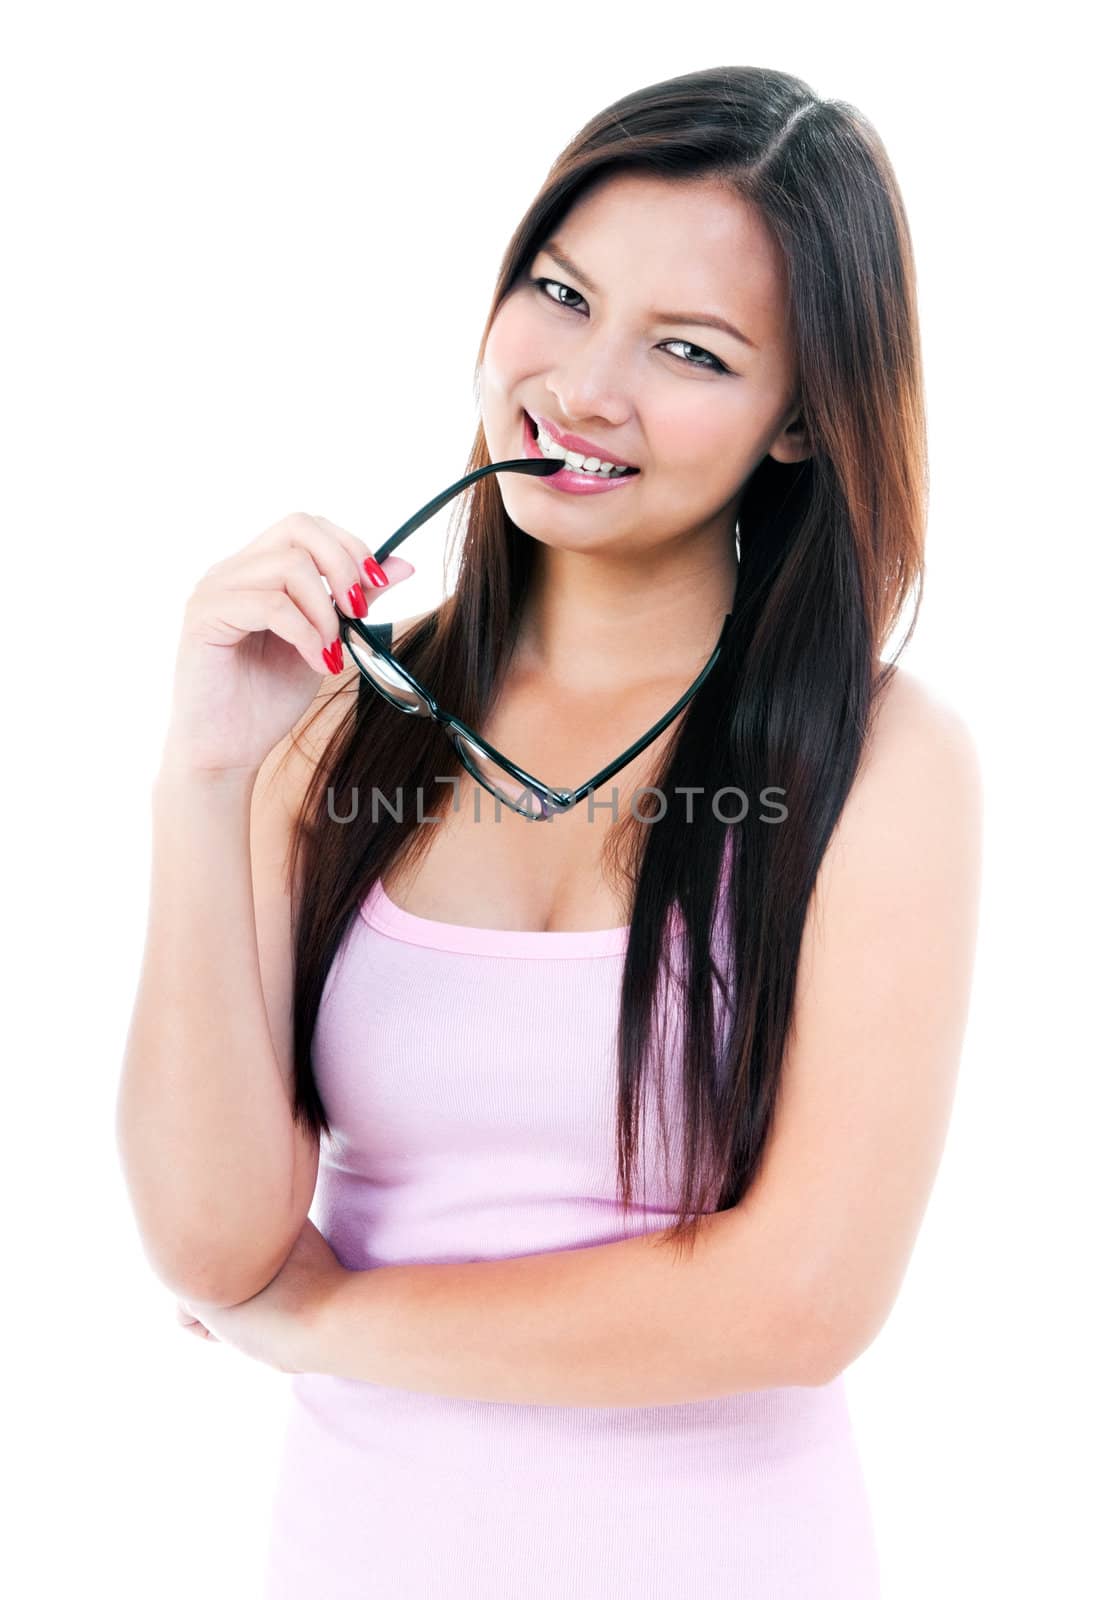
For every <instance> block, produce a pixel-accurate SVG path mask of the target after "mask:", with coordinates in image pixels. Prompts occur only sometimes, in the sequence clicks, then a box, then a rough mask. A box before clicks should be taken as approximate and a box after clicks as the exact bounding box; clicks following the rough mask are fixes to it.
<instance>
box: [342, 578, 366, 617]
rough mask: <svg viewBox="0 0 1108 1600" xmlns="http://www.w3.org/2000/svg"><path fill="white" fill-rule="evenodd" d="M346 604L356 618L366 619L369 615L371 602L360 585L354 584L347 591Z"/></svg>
mask: <svg viewBox="0 0 1108 1600" xmlns="http://www.w3.org/2000/svg"><path fill="white" fill-rule="evenodd" d="M346 603H347V605H348V606H349V607H350V609H351V611H352V612H353V613H354V615H355V616H356V617H364V616H366V615H368V613H369V601H368V600H367V599H366V597H365V595H364V594H363V593H362V586H361V584H360V583H352V584H351V585H350V587H349V589H348V590H347V591H346Z"/></svg>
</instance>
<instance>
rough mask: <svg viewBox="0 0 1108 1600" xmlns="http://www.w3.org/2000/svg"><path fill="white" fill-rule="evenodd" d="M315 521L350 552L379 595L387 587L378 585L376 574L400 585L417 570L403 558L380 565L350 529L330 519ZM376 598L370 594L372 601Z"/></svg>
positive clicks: (389, 557)
mask: <svg viewBox="0 0 1108 1600" xmlns="http://www.w3.org/2000/svg"><path fill="white" fill-rule="evenodd" d="M315 521H316V522H318V523H319V524H320V525H321V526H322V527H324V528H326V529H327V530H328V532H329V533H333V534H334V536H335V538H336V539H337V540H338V541H339V543H340V544H342V545H343V546H344V548H345V549H347V550H349V552H350V554H351V555H352V556H353V558H354V560H355V561H356V563H357V564H358V566H359V568H361V570H362V571H363V572H365V573H367V575H368V576H369V581H370V583H372V584H375V586H376V590H377V592H378V593H380V591H381V590H382V589H383V588H384V587H385V585H384V584H379V583H376V574H377V573H381V572H383V573H384V575H385V576H386V577H387V578H388V581H389V583H390V584H395V583H399V582H400V581H401V580H402V579H403V578H410V577H411V575H412V573H413V572H414V571H415V568H414V567H413V566H412V563H411V562H410V561H405V559H404V557H403V556H386V557H385V559H384V562H383V563H381V564H380V565H379V564H378V562H377V560H376V558H375V556H374V555H373V552H372V551H371V550H370V548H369V546H368V545H367V544H366V543H365V542H364V540H362V539H359V538H358V536H357V534H355V533H351V532H350V530H349V528H343V527H340V526H339V524H338V523H337V522H332V521H331V520H330V518H329V517H321V516H319V515H316V516H315ZM373 598H374V596H373V594H372V593H371V594H370V599H371V600H372V599H373Z"/></svg>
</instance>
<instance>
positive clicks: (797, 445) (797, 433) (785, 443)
mask: <svg viewBox="0 0 1108 1600" xmlns="http://www.w3.org/2000/svg"><path fill="white" fill-rule="evenodd" d="M811 453H812V444H811V440H810V439H809V437H808V430H807V428H806V427H805V426H804V418H803V416H802V415H801V413H800V411H799V410H797V411H794V412H793V414H792V416H791V417H790V418H789V420H788V422H786V424H785V426H784V427H783V428H782V429H781V432H780V433H779V434H778V435H777V437H776V439H774V441H773V443H772V444H771V445H770V447H769V449H768V451H767V452H766V454H767V455H771V456H772V457H773V459H774V460H775V461H780V462H781V463H782V464H783V465H791V464H792V463H793V462H795V461H806V460H807V458H808V457H809V456H810V455H811Z"/></svg>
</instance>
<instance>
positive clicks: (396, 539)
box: [331, 457, 732, 822]
mask: <svg viewBox="0 0 1108 1600" xmlns="http://www.w3.org/2000/svg"><path fill="white" fill-rule="evenodd" d="M562 465H563V463H562V462H561V461H554V460H548V459H545V458H544V459H543V460H541V461H539V460H532V459H530V458H529V457H523V458H521V459H520V460H518V461H494V462H492V463H491V464H490V465H489V466H487V467H478V469H477V470H476V472H469V473H467V474H466V475H465V477H464V478H459V479H458V481H457V483H454V484H452V485H451V486H450V488H449V489H444V490H443V491H442V493H441V494H437V495H436V496H435V497H434V499H433V500H429V501H428V502H427V504H426V505H425V506H424V507H423V508H422V509H421V510H419V511H417V512H416V513H415V515H414V516H411V517H409V518H408V520H407V522H405V523H403V524H402V525H401V526H400V527H399V528H398V529H397V530H396V532H395V533H394V534H391V535H390V536H389V538H387V539H386V540H385V542H384V544H383V545H382V546H381V547H380V549H379V550H375V551H374V552H373V558H374V560H375V561H378V562H381V561H384V560H385V558H386V557H387V556H390V555H391V554H392V552H393V551H394V550H396V549H397V548H398V547H399V546H400V545H401V544H402V543H403V542H404V540H405V539H406V538H407V537H408V536H409V534H412V533H414V532H415V531H416V529H417V528H420V527H422V526H423V524H424V523H425V522H427V521H428V520H429V519H430V518H431V517H433V516H434V515H435V513H436V512H437V511H440V510H441V509H442V507H443V506H444V505H446V504H447V503H448V502H449V501H451V500H452V499H453V498H454V496H455V495H458V494H461V493H462V491H463V490H465V489H468V488H469V486H470V485H471V484H473V483H476V482H477V480H478V479H479V478H483V477H485V476H486V475H487V474H488V473H490V472H525V473H530V474H532V475H533V476H535V477H546V476H549V475H551V474H553V473H555V472H560V471H561V469H562ZM331 603H332V605H334V597H333V596H332V601H331ZM335 613H336V615H337V617H338V620H339V633H340V636H341V638H342V642H343V644H344V645H346V647H347V649H348V650H349V649H350V635H351V634H352V633H356V634H357V635H358V636H359V638H361V639H362V640H363V641H364V642H365V643H366V644H367V645H368V646H369V647H370V649H371V650H372V651H373V652H374V653H375V654H376V655H378V656H380V657H381V658H382V660H384V661H385V662H387V664H388V666H389V668H390V669H391V670H392V671H393V672H395V673H396V674H397V676H398V677H400V678H402V679H403V680H404V682H405V683H407V684H408V685H409V686H410V688H411V689H412V691H413V693H414V694H415V695H416V696H417V697H418V698H419V699H420V700H422V701H423V703H424V705H425V706H426V710H424V709H423V707H422V706H419V705H414V706H405V705H402V704H401V703H400V702H399V701H398V700H394V699H393V698H392V696H391V695H389V694H387V693H386V691H385V690H384V689H382V688H381V686H380V685H379V684H378V683H377V682H375V680H374V679H373V678H372V677H371V675H370V674H369V673H368V672H367V671H366V670H365V668H364V667H363V666H362V664H361V662H360V661H359V660H358V658H357V655H356V654H355V653H354V651H353V650H351V651H350V653H351V657H352V659H353V661H354V664H355V666H356V667H357V668H358V671H359V672H360V673H361V675H362V677H363V678H364V679H365V680H366V682H367V683H368V684H369V685H370V687H371V688H373V689H375V690H376V692H377V693H378V694H379V695H380V696H381V698H382V700H385V701H387V703H388V704H389V705H390V706H393V707H394V708H395V709H396V710H397V711H401V712H403V713H404V714H405V715H406V716H417V717H418V716H430V717H432V718H433V719H434V720H435V721H436V722H437V723H438V724H439V725H440V727H442V728H443V730H444V731H445V732H446V734H447V735H448V736H449V737H450V739H451V740H452V742H453V744H454V747H455V749H456V750H457V752H458V755H459V757H460V758H461V761H462V764H463V766H464V767H465V769H466V771H467V772H468V773H469V774H470V776H471V777H472V778H474V779H475V780H476V781H477V782H478V783H479V784H480V785H481V786H482V788H484V789H485V790H487V792H488V793H489V794H491V795H492V796H493V797H494V799H495V800H496V801H497V802H498V803H499V804H500V805H505V806H507V807H508V809H509V810H510V811H514V812H515V813H516V815H517V816H523V817H526V818H527V819H528V820H529V821H533V822H545V821H547V820H548V819H550V818H551V817H554V816H557V815H559V814H560V813H562V812H565V811H572V809H573V807H574V806H576V805H579V804H580V802H581V801H582V800H584V799H585V797H586V796H587V795H588V794H589V793H590V791H591V790H593V789H596V788H598V787H599V785H600V784H602V783H607V781H608V779H609V778H611V777H613V776H614V775H615V774H616V773H617V772H620V771H622V769H623V768H624V767H626V766H627V765H628V764H629V763H630V762H631V761H633V760H634V759H635V757H636V756H637V755H638V754H639V752H640V751H642V750H645V749H646V747H647V745H649V744H652V743H653V742H654V740H655V739H656V738H657V737H658V735H659V734H660V733H662V732H664V731H665V729H666V728H667V727H668V726H669V724H670V723H671V722H672V721H673V719H674V718H675V717H676V716H677V715H678V713H679V712H680V711H682V710H683V709H684V707H685V706H686V705H687V704H688V703H689V701H690V700H691V699H692V697H693V695H694V694H695V693H696V691H697V690H698V689H699V688H700V686H701V684H702V683H703V682H704V680H705V678H707V676H708V674H709V673H710V672H711V670H712V668H713V667H714V666H715V664H716V661H717V660H718V659H719V654H720V651H721V649H722V648H723V639H724V635H725V634H726V632H727V625H728V623H729V622H730V621H731V616H732V613H731V612H728V613H727V615H726V616H725V617H724V619H723V626H722V628H721V629H720V634H719V638H718V639H717V641H716V644H715V647H714V648H713V650H712V653H711V655H710V656H709V657H708V659H707V661H706V662H705V663H704V666H703V667H702V668H701V670H700V672H699V673H698V674H697V676H696V678H695V680H694V681H693V682H692V683H691V684H690V685H689V687H688V688H687V689H686V690H685V692H684V694H683V695H682V696H681V698H680V699H679V700H678V701H677V703H676V705H674V706H671V707H670V709H669V710H668V711H667V712H666V714H665V716H664V717H661V718H659V720H658V721H657V722H656V723H654V725H653V727H651V728H648V729H647V731H646V732H645V733H644V734H643V735H642V737H641V738H639V739H636V740H635V743H634V744H633V745H631V746H630V748H629V749H627V750H625V751H624V752H623V754H622V755H620V756H617V757H616V759H615V760H614V761H610V762H609V763H608V765H607V766H606V767H602V768H601V770H600V771H599V772H598V773H597V774H596V775H595V777H592V778H590V779H589V781H588V782H587V783H583V784H581V785H580V787H579V788H576V789H554V788H551V786H550V785H549V784H546V783H543V782H542V781H541V779H539V778H536V777H533V776H532V774H531V773H529V772H527V771H526V770H525V769H524V768H523V767H519V766H517V765H516V763H515V762H514V761H510V760H509V759H508V757H507V756H506V755H503V754H502V753H501V752H500V751H499V750H497V749H496V747H495V746H494V745H491V744H490V743H489V742H488V740H487V739H484V738H482V736H481V735H480V734H479V733H477V732H476V730H475V729H473V728H471V727H469V726H468V724H467V723H465V722H463V721H462V720H461V718H460V717H455V716H453V715H452V714H451V713H450V712H448V711H443V710H442V708H441V707H440V706H439V704H438V701H437V700H436V699H435V697H434V695H433V694H431V693H430V692H429V690H427V689H426V688H425V687H424V685H423V684H421V683H420V682H419V681H418V679H416V678H414V677H413V676H412V674H411V673H410V672H409V671H408V670H407V668H406V667H404V666H403V665H402V664H401V663H400V662H399V661H398V660H397V659H396V657H395V656H394V655H393V654H392V651H391V650H389V649H388V647H387V646H386V644H385V643H384V640H385V638H387V637H391V634H392V625H391V623H366V622H363V621H362V620H361V618H359V617H348V616H347V615H346V614H345V613H344V612H342V611H340V610H339V608H338V606H337V605H336V606H335ZM460 740H468V741H469V742H470V743H471V744H473V745H475V746H476V747H477V748H478V749H479V750H481V751H482V752H483V753H484V754H485V755H487V756H489V757H490V758H491V759H492V761H494V762H495V763H496V765H497V766H500V767H502V768H503V769H504V771H505V772H507V773H509V774H510V775H511V776H512V777H513V778H514V779H515V780H516V782H517V783H521V784H523V785H525V786H526V788H527V789H529V790H530V791H532V792H533V793H534V794H535V795H536V796H537V798H538V800H539V803H540V804H541V806H542V812H541V814H540V815H538V816H536V815H534V813H533V812H531V811H530V810H521V808H520V807H519V806H516V805H513V804H512V802H511V801H510V800H507V799H505V797H504V796H503V795H502V794H498V793H497V791H496V790H495V789H494V788H493V787H492V786H491V784H490V783H489V782H488V780H487V779H486V778H485V777H484V776H483V775H482V774H481V773H480V772H478V771H477V770H476V769H475V768H474V767H473V766H472V765H471V764H470V761H469V759H468V758H467V756H466V752H465V746H464V744H462V743H461V742H460Z"/></svg>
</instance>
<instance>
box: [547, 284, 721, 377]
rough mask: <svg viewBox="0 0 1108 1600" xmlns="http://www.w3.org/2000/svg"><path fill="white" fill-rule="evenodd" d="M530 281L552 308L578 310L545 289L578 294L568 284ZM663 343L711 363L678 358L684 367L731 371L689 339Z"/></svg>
mask: <svg viewBox="0 0 1108 1600" xmlns="http://www.w3.org/2000/svg"><path fill="white" fill-rule="evenodd" d="M528 281H529V282H530V283H531V284H532V285H533V286H534V289H535V292H536V294H539V295H541V296H542V298H543V299H544V300H549V302H550V304H551V305H552V306H557V307H558V308H559V309H560V310H562V311H576V310H577V307H576V306H567V305H566V303H565V301H564V300H555V298H554V296H553V295H549V294H547V292H546V290H545V288H544V287H543V285H544V284H547V283H552V284H553V285H554V287H555V288H557V289H569V292H570V294H577V290H576V289H570V287H569V284H568V283H560V282H559V281H558V279H557V278H530V279H529V280H528ZM577 297H578V299H579V300H583V299H584V296H583V295H578V296H577ZM662 342H663V344H683V345H684V346H685V348H686V349H687V350H699V351H700V354H701V355H702V356H707V357H708V361H709V362H711V365H710V366H709V365H708V363H707V362H704V361H689V360H688V359H687V358H686V357H684V356H677V357H676V358H675V359H676V360H678V361H680V362H681V363H682V365H683V366H686V367H694V368H698V369H699V370H700V371H701V372H727V371H729V368H727V367H725V366H724V364H723V362H722V361H720V360H719V358H718V357H717V356H714V355H713V354H712V352H711V351H710V350H705V349H703V348H702V347H701V346H700V345H698V344H691V343H690V342H689V340H688V339H664V340H663V341H662Z"/></svg>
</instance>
